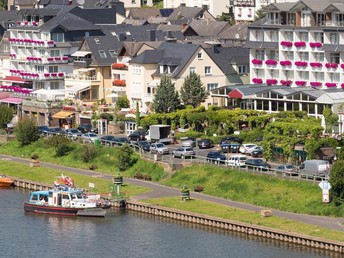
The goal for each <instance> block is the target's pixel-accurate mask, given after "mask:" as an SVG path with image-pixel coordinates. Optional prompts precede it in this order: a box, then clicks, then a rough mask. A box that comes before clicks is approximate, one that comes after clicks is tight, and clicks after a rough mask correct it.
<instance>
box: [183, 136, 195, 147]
mask: <svg viewBox="0 0 344 258" xmlns="http://www.w3.org/2000/svg"><path fill="white" fill-rule="evenodd" d="M182 147H191V148H193V147H196V139H195V138H193V137H188V138H187V139H186V140H182Z"/></svg>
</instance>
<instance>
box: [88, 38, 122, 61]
mask: <svg viewBox="0 0 344 258" xmlns="http://www.w3.org/2000/svg"><path fill="white" fill-rule="evenodd" d="M84 42H85V43H86V45H87V46H88V50H89V51H90V52H92V63H91V65H90V66H93V67H94V66H109V65H111V64H112V63H114V62H115V61H116V59H117V55H116V56H115V57H111V55H110V51H116V50H117V49H118V48H119V46H120V45H121V42H120V41H119V40H118V38H117V37H109V36H94V37H86V38H85V40H84ZM83 50H85V49H83ZM101 50H103V51H105V54H106V58H102V57H101V56H100V54H99V51H101Z"/></svg>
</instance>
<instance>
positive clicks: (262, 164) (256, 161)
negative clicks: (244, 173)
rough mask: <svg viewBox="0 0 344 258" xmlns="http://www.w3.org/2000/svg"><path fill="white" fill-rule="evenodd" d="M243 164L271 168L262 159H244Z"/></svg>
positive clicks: (250, 166) (265, 168)
mask: <svg viewBox="0 0 344 258" xmlns="http://www.w3.org/2000/svg"><path fill="white" fill-rule="evenodd" d="M245 166H246V167H247V168H259V169H262V170H269V169H271V165H270V164H268V163H266V162H265V161H264V160H263V159H247V160H246V161H245Z"/></svg>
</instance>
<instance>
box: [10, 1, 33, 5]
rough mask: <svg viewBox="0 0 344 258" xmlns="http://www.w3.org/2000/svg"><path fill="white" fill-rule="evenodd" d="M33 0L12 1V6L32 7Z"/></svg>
mask: <svg viewBox="0 0 344 258" xmlns="http://www.w3.org/2000/svg"><path fill="white" fill-rule="evenodd" d="M34 2H35V0H14V3H13V4H14V5H32V6H33V4H34Z"/></svg>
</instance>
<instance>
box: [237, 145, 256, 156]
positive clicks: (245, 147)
mask: <svg viewBox="0 0 344 258" xmlns="http://www.w3.org/2000/svg"><path fill="white" fill-rule="evenodd" d="M256 146H258V145H257V144H254V143H244V144H242V145H241V146H240V148H239V151H240V152H241V153H243V154H245V153H247V151H248V150H249V149H251V148H253V147H256Z"/></svg>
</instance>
